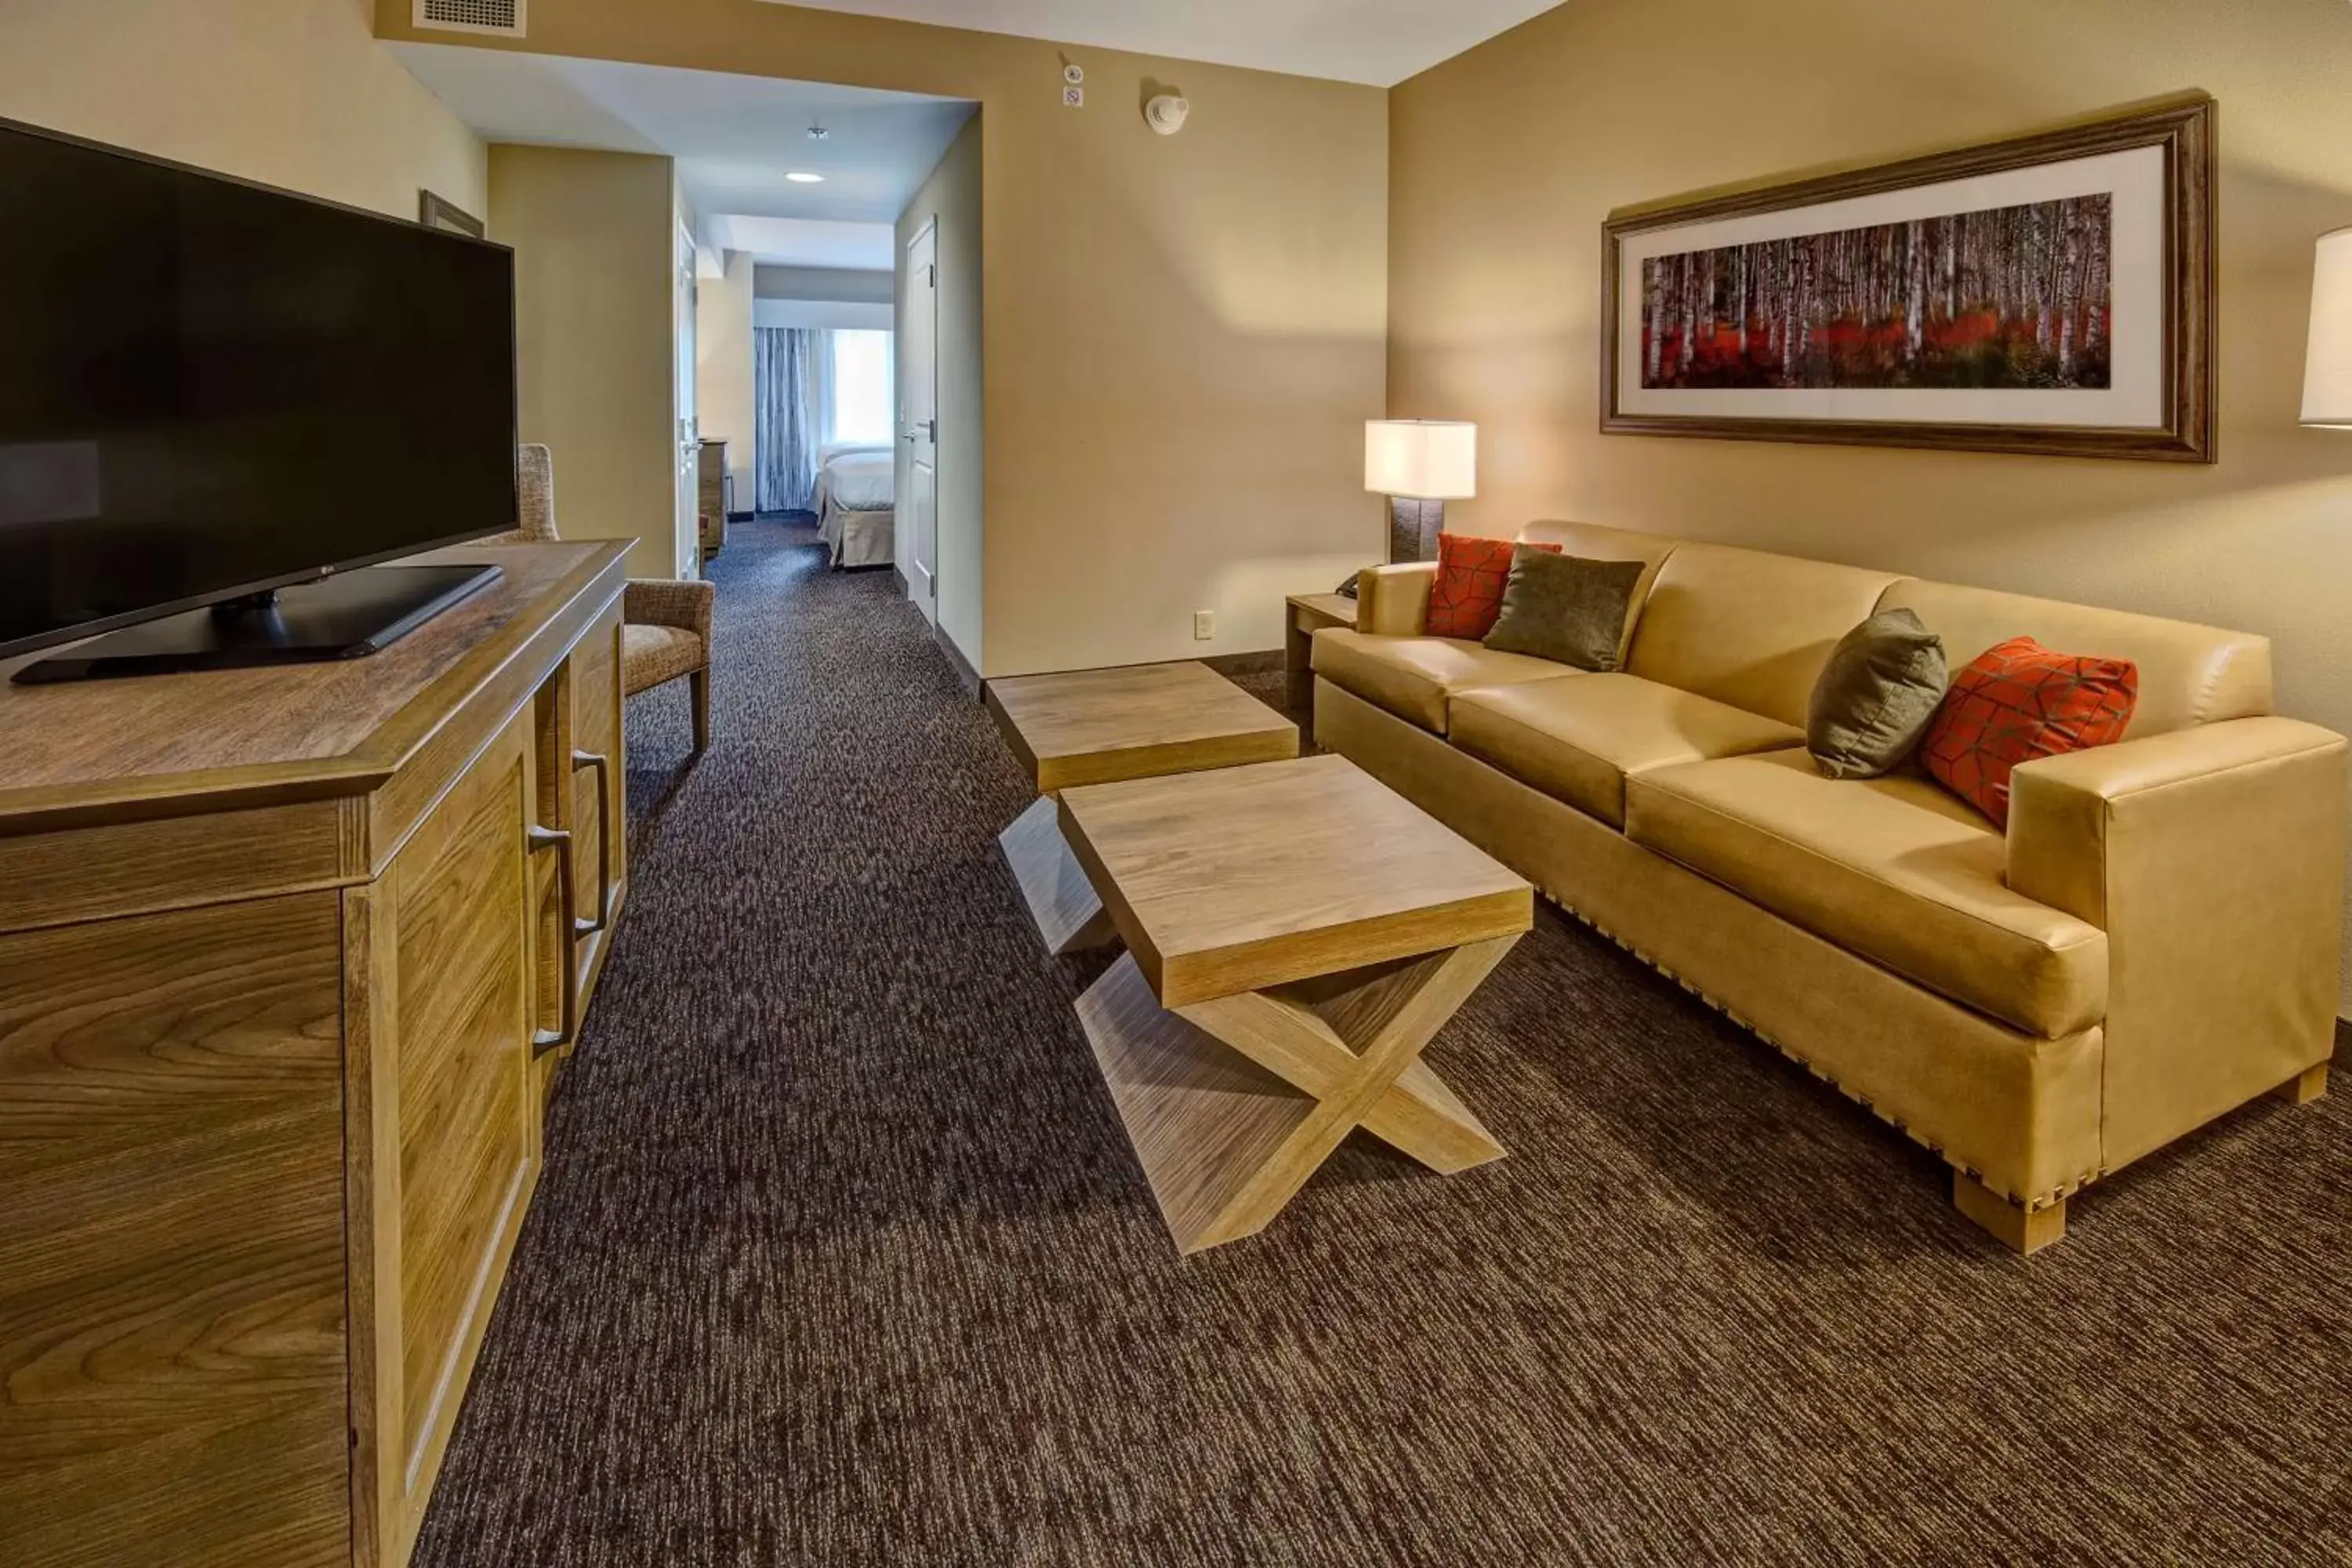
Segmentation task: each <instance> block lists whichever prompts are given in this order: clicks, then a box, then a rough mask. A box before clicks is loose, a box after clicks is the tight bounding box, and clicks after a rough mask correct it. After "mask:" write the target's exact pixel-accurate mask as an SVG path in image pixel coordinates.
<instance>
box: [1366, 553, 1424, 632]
mask: <svg viewBox="0 0 2352 1568" xmlns="http://www.w3.org/2000/svg"><path fill="white" fill-rule="evenodd" d="M1436 582H1437V563H1436V562H1434V561H1408V562H1406V563H1404V564H1402V565H1401V566H1367V567H1366V568H1364V571H1363V574H1362V575H1360V576H1359V577H1358V578H1357V579H1356V629H1357V630H1358V631H1360V632H1366V633H1369V634H1370V635H1371V636H1374V637H1419V636H1421V635H1422V628H1423V626H1427V625H1428V624H1429V591H1430V589H1431V588H1432V587H1433V586H1434V585H1435V584H1436Z"/></svg>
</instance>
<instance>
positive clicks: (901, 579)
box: [890, 566, 908, 599]
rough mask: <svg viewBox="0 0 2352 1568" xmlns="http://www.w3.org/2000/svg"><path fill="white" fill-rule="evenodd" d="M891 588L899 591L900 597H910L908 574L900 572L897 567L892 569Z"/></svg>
mask: <svg viewBox="0 0 2352 1568" xmlns="http://www.w3.org/2000/svg"><path fill="white" fill-rule="evenodd" d="M890 586H892V587H893V588H896V589H897V590H898V597H900V598H902V599H903V598H906V597H907V596H908V595H907V574H905V573H904V572H901V571H899V570H898V567H896V566H893V567H891V568H890Z"/></svg>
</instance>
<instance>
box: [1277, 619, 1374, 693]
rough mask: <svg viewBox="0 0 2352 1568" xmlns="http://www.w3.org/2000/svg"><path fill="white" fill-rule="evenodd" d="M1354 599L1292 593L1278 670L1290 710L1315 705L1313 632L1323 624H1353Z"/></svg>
mask: <svg viewBox="0 0 2352 1568" xmlns="http://www.w3.org/2000/svg"><path fill="white" fill-rule="evenodd" d="M1355 624H1356V601H1355V600H1353V599H1350V598H1349V597H1348V595H1345V594H1293V595H1290V599H1289V616H1288V617H1287V619H1286V621H1285V623H1284V625H1285V626H1286V633H1285V636H1284V637H1283V640H1282V669H1283V673H1284V674H1285V675H1286V676H1288V677H1289V682H1288V687H1287V689H1286V699H1287V700H1288V701H1289V703H1290V708H1291V711H1293V712H1304V711H1306V710H1307V709H1309V708H1311V707H1313V706H1314V704H1315V634H1316V633H1317V632H1319V631H1321V630H1322V629H1323V628H1324V627H1325V626H1354V625H1355Z"/></svg>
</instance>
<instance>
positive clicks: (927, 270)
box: [898, 223, 940, 623]
mask: <svg viewBox="0 0 2352 1568" xmlns="http://www.w3.org/2000/svg"><path fill="white" fill-rule="evenodd" d="M939 311H940V235H939V229H938V228H937V226H935V225H932V224H928V223H927V224H925V225H924V226H923V228H922V232H921V233H919V234H918V235H916V236H915V237H914V239H913V240H912V241H911V242H909V243H908V247H907V342H906V345H905V349H906V354H905V358H906V374H905V379H904V380H903V381H902V383H901V384H900V390H899V403H900V406H901V408H902V410H903V412H902V413H901V415H900V418H899V429H898V434H899V437H901V439H902V440H903V441H904V442H905V443H906V447H907V486H906V496H905V502H906V504H905V505H904V506H903V507H902V508H901V509H900V512H899V515H900V516H901V518H902V519H903V520H904V521H905V523H906V528H907V542H908V549H907V564H908V573H907V596H908V598H910V599H912V600H914V601H915V603H916V605H918V606H919V608H920V609H921V610H922V612H923V617H924V619H926V620H929V621H932V622H934V623H936V622H937V621H938V620H939V618H940V575H939V573H940V403H939V395H940V360H939V353H940V332H939V325H940V314H939Z"/></svg>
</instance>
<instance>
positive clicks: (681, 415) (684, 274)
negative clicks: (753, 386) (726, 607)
mask: <svg viewBox="0 0 2352 1568" xmlns="http://www.w3.org/2000/svg"><path fill="white" fill-rule="evenodd" d="M694 315H695V281H694V231H693V230H691V229H689V228H688V227H687V226H685V225H684V224H680V225H678V227H677V551H676V552H675V553H676V555H677V574H678V575H679V576H681V577H693V576H696V575H698V574H699V573H700V571H701V566H702V509H701V493H702V441H701V435H702V432H701V429H700V427H699V426H698V424H697V422H696V410H695V389H694V384H695V379H696V375H697V374H698V366H697V363H696V359H697V356H696V353H695V342H694V330H695V328H694Z"/></svg>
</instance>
